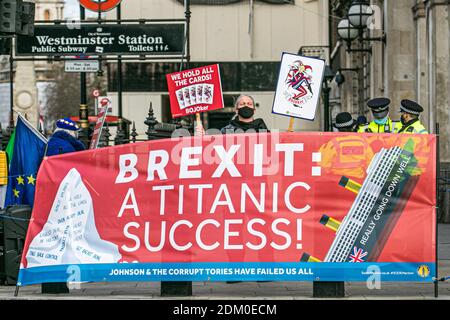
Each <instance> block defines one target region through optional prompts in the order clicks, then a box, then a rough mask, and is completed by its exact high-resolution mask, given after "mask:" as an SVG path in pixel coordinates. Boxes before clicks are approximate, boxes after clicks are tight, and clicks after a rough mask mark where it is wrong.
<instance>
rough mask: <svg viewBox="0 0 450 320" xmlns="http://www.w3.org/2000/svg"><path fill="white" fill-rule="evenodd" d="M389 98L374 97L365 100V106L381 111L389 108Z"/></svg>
mask: <svg viewBox="0 0 450 320" xmlns="http://www.w3.org/2000/svg"><path fill="white" fill-rule="evenodd" d="M390 104H391V100H389V99H388V98H375V99H372V100H369V101H368V102H367V106H368V107H369V108H370V109H372V111H373V112H383V111H385V110H387V109H389V105H390Z"/></svg>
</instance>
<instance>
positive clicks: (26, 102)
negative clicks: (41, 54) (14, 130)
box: [14, 61, 39, 128]
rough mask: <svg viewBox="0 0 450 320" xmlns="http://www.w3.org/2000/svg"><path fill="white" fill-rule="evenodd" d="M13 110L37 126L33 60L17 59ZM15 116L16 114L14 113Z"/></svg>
mask: <svg viewBox="0 0 450 320" xmlns="http://www.w3.org/2000/svg"><path fill="white" fill-rule="evenodd" d="M14 110H15V111H17V112H19V113H20V114H21V115H23V116H24V117H26V118H27V120H28V121H29V122H30V123H31V124H32V125H33V126H34V127H36V128H37V126H38V123H39V113H38V93H37V87H36V73H35V71H34V62H32V61H19V62H17V66H16V75H15V79H14ZM14 118H15V119H16V118H17V114H14Z"/></svg>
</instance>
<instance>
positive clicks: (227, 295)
mask: <svg viewBox="0 0 450 320" xmlns="http://www.w3.org/2000/svg"><path fill="white" fill-rule="evenodd" d="M438 231H439V254H438V256H439V265H438V266H439V276H440V277H444V276H450V224H441V225H439V229H438ZM14 290H15V287H11V286H0V300H5V299H8V300H9V299H25V300H41V299H45V300H47V299H56V300H60V299H62V300H116V299H117V300H123V299H126V300H131V299H132V300H147V299H153V300H158V299H164V300H167V299H173V300H178V299H181V300H218V299H220V300H250V299H251V300H277V299H280V300H309V299H314V298H313V297H312V293H313V286H312V283H310V282H242V283H235V284H227V283H224V282H194V283H193V284H192V293H193V295H192V296H191V297H161V296H160V283H159V282H138V283H136V282H126V283H98V282H97V283H88V284H82V285H81V288H80V289H74V290H71V292H70V293H69V294H56V295H51V294H41V286H40V285H33V286H27V287H22V288H20V291H19V296H18V297H14ZM345 294H346V297H345V298H340V299H343V300H379V299H383V300H395V299H398V300H434V299H436V298H435V297H434V284H431V283H402V282H395V283H392V282H390V283H382V285H381V289H379V290H369V289H368V288H367V287H366V285H365V283H355V282H351V283H346V284H345ZM438 299H443V300H450V281H449V282H440V283H439V298H438Z"/></svg>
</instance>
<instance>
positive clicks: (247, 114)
mask: <svg viewBox="0 0 450 320" xmlns="http://www.w3.org/2000/svg"><path fill="white" fill-rule="evenodd" d="M254 114H255V109H253V108H250V107H247V106H245V107H242V108H239V109H238V115H240V116H241V117H242V118H244V119H249V118H251V117H253V115H254Z"/></svg>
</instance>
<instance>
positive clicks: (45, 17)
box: [44, 9, 51, 21]
mask: <svg viewBox="0 0 450 320" xmlns="http://www.w3.org/2000/svg"><path fill="white" fill-rule="evenodd" d="M50 18H51V17H50V10H48V9H46V10H45V11H44V21H50V20H51V19H50Z"/></svg>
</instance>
